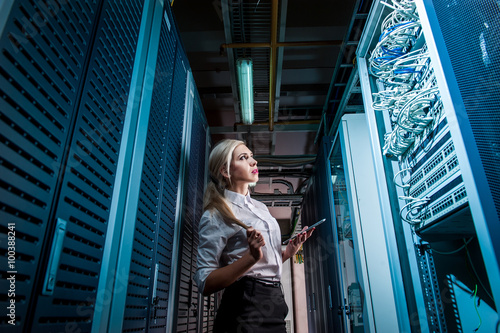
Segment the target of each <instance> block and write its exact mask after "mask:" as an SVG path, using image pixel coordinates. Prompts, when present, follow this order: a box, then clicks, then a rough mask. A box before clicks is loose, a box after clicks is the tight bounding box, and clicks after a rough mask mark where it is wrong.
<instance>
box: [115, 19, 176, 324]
mask: <svg viewBox="0 0 500 333" xmlns="http://www.w3.org/2000/svg"><path fill="white" fill-rule="evenodd" d="M176 48H177V38H176V36H175V35H174V34H173V33H172V32H171V31H170V29H169V28H168V25H167V24H166V22H165V20H162V24H161V34H160V42H159V48H158V57H157V62H156V69H155V80H154V85H153V95H152V102H151V112H150V115H149V124H148V129H147V131H148V132H147V141H146V149H145V153H144V165H143V173H142V179H141V187H140V195H139V205H138V211H137V220H136V225H135V234H134V243H133V249H132V262H131V264H130V265H131V266H130V272H129V284H128V288H127V299H126V301H125V313H124V320H123V331H124V332H136V331H147V330H148V328H149V331H150V332H154V331H156V330H157V329H158V330H161V329H163V331H165V326H166V309H167V303H168V298H169V296H170V293H169V291H170V269H171V260H172V249H173V233H174V223H175V207H176V203H177V177H178V167H177V168H176V169H174V168H173V165H175V163H174V164H173V165H169V164H168V163H167V161H168V155H173V156H174V157H175V156H177V157H178V155H179V152H178V151H172V147H171V146H169V140H170V142H171V141H172V139H176V137H175V135H182V133H180V134H179V133H178V131H177V128H181V129H182V121H183V113H184V108H182V109H181V108H173V107H172V108H171V99H172V96H171V95H172V80H173V74H174V60H175V52H176ZM172 131H173V132H174V134H172ZM173 135H174V137H172V136H173ZM177 147H178V146H177V145H174V148H176V149H178V148H177ZM177 165H178V162H177ZM166 176H170V177H171V178H173V179H175V181H174V182H172V183H170V185H168V184H166V180H165V177H166ZM157 264H158V272H156V265H157ZM155 274H158V276H155ZM155 279H156V292H155V291H154V289H153V288H154V283H155ZM153 295H155V297H157V299H156V300H155V299H153Z"/></svg>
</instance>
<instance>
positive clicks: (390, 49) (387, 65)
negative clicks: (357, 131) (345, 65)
mask: <svg viewBox="0 0 500 333" xmlns="http://www.w3.org/2000/svg"><path fill="white" fill-rule="evenodd" d="M468 5H470V6H472V3H460V4H458V3H456V2H453V1H440V0H436V1H391V2H390V3H382V2H380V1H377V2H375V3H374V5H373V7H372V10H371V12H370V16H369V19H368V21H367V25H366V27H365V31H364V33H363V36H362V39H361V42H360V46H359V47H358V51H357V55H358V70H359V73H360V80H361V87H362V92H363V100H364V105H365V111H366V117H367V120H368V123H369V128H370V136H371V142H372V149H373V158H374V161H375V167H376V170H377V175H378V179H379V182H378V187H379V192H380V194H381V207H382V209H383V211H384V215H385V216H386V217H387V219H386V233H387V236H388V237H391V236H392V237H393V238H394V242H393V243H392V244H391V243H389V244H388V246H389V248H390V253H391V254H390V256H391V265H392V267H393V269H394V270H397V269H400V271H401V274H402V277H403V288H402V289H401V290H400V291H399V297H398V300H399V301H398V302H399V303H400V304H403V303H404V304H405V305H406V306H407V307H408V313H407V314H405V313H399V316H403V315H406V316H408V315H409V316H410V324H411V327H412V330H415V331H420V330H423V331H432V332H447V331H453V332H454V331H458V332H461V331H466V330H469V329H482V330H483V331H492V330H494V329H496V328H495V327H496V326H495V325H496V324H497V321H498V315H497V314H496V304H497V302H496V301H495V300H497V299H498V297H497V296H496V295H497V292H496V291H495V289H496V285H498V281H499V279H498V260H497V257H498V255H497V254H498V249H497V248H496V245H494V244H493V243H492V239H495V238H496V237H498V212H496V213H495V211H494V210H495V209H496V208H495V207H497V206H495V205H496V204H497V201H498V199H497V198H498V196H497V194H496V191H495V188H496V182H497V180H496V179H495V176H494V175H495V172H497V171H496V170H495V169H492V168H488V165H491V160H490V159H491V149H490V148H491V147H489V148H488V149H490V150H485V141H481V140H485V139H484V138H483V136H481V135H479V131H481V130H480V129H479V126H482V127H481V129H482V130H484V131H486V132H487V133H489V134H491V135H490V136H489V137H488V140H490V143H492V144H493V145H495V144H494V143H495V142H497V141H498V131H496V130H495V129H494V127H492V125H491V124H487V121H485V119H484V118H483V119H481V121H478V118H480V117H478V111H477V105H476V109H474V107H473V106H471V105H467V103H464V100H465V101H467V99H468V98H471V97H472V95H471V94H469V95H467V85H469V86H470V85H471V83H472V81H473V80H474V77H473V76H472V75H473V74H472V73H471V72H470V71H469V69H468V66H465V63H464V62H463V61H464V59H466V58H470V60H471V61H473V62H474V64H475V65H476V66H477V65H478V64H477V58H478V57H477V52H481V48H482V47H483V46H484V45H485V44H484V43H483V44H484V45H483V44H481V39H480V38H481V37H480V36H481V34H480V33H479V32H480V31H479V32H478V30H477V25H478V24H479V23H478V22H483V23H484V24H486V25H488V22H492V20H491V18H492V17H496V18H498V7H496V6H495V5H494V4H493V2H488V1H485V2H481V4H480V5H479V7H477V10H473V11H469V10H466V9H465V8H471V7H468ZM477 5H478V4H476V3H475V4H474V6H477ZM438 12H439V14H438V15H437V14H436V13H438ZM488 17H489V18H488ZM457 20H461V21H463V22H466V23H465V25H466V26H467V25H468V26H469V27H470V28H471V29H472V28H473V27H476V30H467V31H465V30H462V29H458V30H453V29H452V27H451V26H450V25H448V26H446V23H448V24H450V22H454V24H455V25H454V26H453V28H458V25H457V22H458V21H457ZM495 22H496V23H497V22H498V20H497V21H495ZM496 23H495V24H496ZM484 24H483V25H484ZM495 24H492V27H494V28H493V29H496V25H495ZM460 30H462V32H461V33H462V34H463V35H462V36H466V35H467V36H468V37H469V38H473V37H477V38H478V40H479V43H478V44H475V43H472V44H475V45H476V46H477V47H474V46H471V41H470V39H469V40H467V38H463V37H457V31H460ZM488 32H491V30H490V31H488ZM443 36H445V37H444V38H443ZM453 38H455V39H453ZM457 38H458V39H460V40H461V41H462V42H463V44H462V46H463V48H459V47H458V46H457V44H456V42H457ZM489 38H491V36H490V37H489ZM436 40H439V41H440V43H436ZM452 42H455V44H454V47H455V49H453V46H452V44H451V43H452ZM488 43H491V39H490V40H489V41H488ZM484 47H486V46H484ZM484 47H483V49H484ZM488 47H489V45H488ZM476 48H477V49H478V50H479V51H478V50H476ZM486 48H487V47H486ZM494 50H495V49H494V48H493V49H492V51H493V52H494ZM489 52H490V53H488V51H487V54H489V55H490V56H494V57H491V58H489V59H490V60H489V61H491V64H492V65H491V66H490V67H489V68H488V70H489V71H491V72H489V73H485V75H486V76H487V78H489V79H490V80H491V79H492V77H495V75H496V77H497V78H498V77H499V76H498V57H496V53H493V54H491V51H489ZM448 53H449V54H450V56H449V55H448ZM450 58H451V59H453V60H452V61H450ZM458 59H461V60H462V62H460V61H459V60H458ZM452 63H453V65H452ZM479 67H480V66H478V67H477V68H478V69H482V70H483V72H482V73H484V69H483V68H479ZM483 67H484V64H483ZM478 73H481V71H479V72H478ZM458 78H459V79H458ZM460 80H461V81H460ZM457 82H460V84H459V85H458V86H460V88H458V86H457ZM488 89H489V88H486V91H489V90H488ZM497 95H498V94H497ZM497 95H494V94H486V96H482V97H481V100H482V101H483V102H484V105H485V108H486V109H485V111H486V112H487V113H488V112H491V113H492V117H491V121H492V123H495V122H496V121H497V118H498V112H496V111H498V104H496V105H493V104H492V102H494V101H495V99H496V98H498V97H497ZM473 104H474V103H473ZM495 110H496V111H495ZM493 114H494V115H493ZM474 117H476V118H475V119H474ZM471 128H472V129H473V130H471ZM474 130H475V131H476V132H475V133H474V135H472V132H473V131H474ZM464 138H467V139H464ZM481 138H483V139H481ZM471 147H474V148H473V149H472V148H471ZM473 156H474V158H473ZM475 158H477V159H475ZM479 161H480V162H479ZM476 162H479V163H476ZM488 163H489V164H488ZM480 164H481V165H480ZM483 165H484V167H483ZM486 179H487V180H486ZM478 191H479V192H481V194H478ZM495 200H496V201H495ZM485 206H487V207H485ZM464 263H465V265H464ZM459 293H462V296H461V297H457V295H458V294H459ZM464 295H467V296H470V297H464ZM479 299H481V301H482V302H480V303H478V302H479ZM479 304H480V305H481V306H482V307H481V306H480V305H479ZM465 309H467V310H465ZM479 331H480V330H479Z"/></svg>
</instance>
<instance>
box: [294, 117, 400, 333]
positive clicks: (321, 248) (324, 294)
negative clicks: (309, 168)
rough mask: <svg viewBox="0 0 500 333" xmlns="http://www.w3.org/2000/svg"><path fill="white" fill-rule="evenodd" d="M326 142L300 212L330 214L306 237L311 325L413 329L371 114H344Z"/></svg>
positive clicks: (306, 220) (315, 328) (306, 221)
mask: <svg viewBox="0 0 500 333" xmlns="http://www.w3.org/2000/svg"><path fill="white" fill-rule="evenodd" d="M321 148H322V149H321V150H320V153H319V154H318V158H317V161H316V164H315V170H314V173H313V177H312V178H311V180H310V182H309V184H308V189H307V191H306V194H305V198H304V205H303V209H302V214H301V216H302V224H303V225H310V224H311V223H313V222H314V221H315V220H316V219H320V218H327V219H328V218H329V219H330V220H329V221H328V222H327V223H325V224H324V225H321V226H320V227H318V230H317V231H316V232H315V233H314V234H313V236H312V237H311V239H309V240H308V242H307V243H306V244H304V254H305V257H304V262H305V273H306V279H307V280H306V281H307V282H306V286H307V297H308V302H309V304H308V310H309V330H310V331H312V332H333V331H339V332H377V331H378V332H390V331H400V332H404V331H408V329H409V323H408V319H407V318H406V319H405V318H400V317H398V316H397V313H398V311H401V310H400V309H397V303H396V296H395V293H394V290H395V289H396V288H397V287H398V286H397V285H396V284H395V283H394V280H395V279H394V278H397V277H398V276H397V274H394V273H395V272H393V271H391V269H390V266H389V254H388V250H387V248H386V247H385V246H383V244H384V243H385V242H386V236H385V234H384V230H383V229H384V228H383V221H384V220H383V216H382V212H381V209H380V208H379V201H378V194H377V185H376V179H375V172H374V167H373V161H372V159H371V151H370V145H369V136H368V131H367V124H366V119H365V115H363V114H356V115H345V116H343V117H342V118H341V121H340V123H339V128H338V131H337V135H336V136H335V137H325V138H324V139H323V143H322V146H321ZM318 199H320V200H318ZM316 233H317V234H316ZM403 310H404V311H405V312H406V308H405V309H403Z"/></svg>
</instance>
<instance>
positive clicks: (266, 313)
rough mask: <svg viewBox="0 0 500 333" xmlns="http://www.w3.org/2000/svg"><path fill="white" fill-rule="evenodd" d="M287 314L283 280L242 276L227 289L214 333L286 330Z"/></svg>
mask: <svg viewBox="0 0 500 333" xmlns="http://www.w3.org/2000/svg"><path fill="white" fill-rule="evenodd" d="M287 313H288V306H287V305H286V303H285V297H284V296H283V291H282V290H281V284H280V283H277V284H274V285H270V284H265V283H263V282H260V281H258V280H255V279H252V278H249V277H243V278H242V279H240V280H239V281H236V282H235V283H233V284H232V285H230V286H229V287H227V288H226V289H225V291H224V294H223V295H222V300H221V305H220V307H219V309H218V310H217V315H216V316H215V324H214V333H286V325H285V317H286V315H287Z"/></svg>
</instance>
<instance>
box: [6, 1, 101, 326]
mask: <svg viewBox="0 0 500 333" xmlns="http://www.w3.org/2000/svg"><path fill="white" fill-rule="evenodd" d="M76 6H77V8H73V7H71V4H68V5H65V6H59V7H57V8H52V9H51V10H50V11H49V12H42V11H40V9H39V8H38V7H37V6H36V5H34V4H33V3H29V2H27V1H24V2H22V3H21V2H19V3H17V4H16V5H14V6H13V8H12V11H11V13H10V16H9V18H8V20H7V22H6V25H5V30H4V33H3V35H2V39H1V41H0V45H1V46H0V47H1V49H2V52H1V55H0V59H1V60H0V74H1V75H0V93H1V99H0V103H1V104H0V140H1V143H0V170H1V171H0V185H1V188H0V201H1V202H0V205H1V210H0V226H1V229H2V230H1V233H2V234H7V229H6V228H7V224H8V223H14V224H15V235H16V245H15V247H16V263H15V266H14V267H11V268H12V269H11V270H12V271H17V275H16V297H15V300H16V319H17V320H16V324H17V325H18V326H17V328H19V329H20V328H22V326H23V325H25V323H26V319H27V310H28V304H29V303H30V302H31V300H32V295H33V293H34V290H33V289H34V283H35V278H36V272H37V266H38V263H39V260H40V257H41V252H42V247H43V244H44V239H45V237H48V236H46V232H47V230H49V233H50V227H51V226H52V223H51V221H49V217H50V216H53V212H52V210H53V209H54V208H53V203H54V196H55V195H56V194H57V188H58V183H57V182H58V177H59V171H60V170H61V169H64V166H63V163H64V160H63V159H64V148H65V145H66V143H67V141H68V140H69V139H70V138H69V136H70V133H71V126H72V119H73V117H74V116H75V114H76V110H75V105H76V104H77V101H78V98H79V96H78V93H79V87H80V85H81V84H82V82H83V80H82V76H83V74H84V71H85V58H86V55H87V54H88V48H89V44H90V41H91V38H92V35H91V31H92V26H93V25H94V24H95V20H96V11H97V9H98V5H97V4H96V3H95V2H94V3H92V2H85V3H82V4H81V6H82V7H80V4H76ZM35 15H37V18H38V19H40V20H43V18H45V17H50V18H51V19H50V21H48V22H46V23H44V22H40V21H39V20H37V21H36V22H32V21H30V19H32V18H34V17H35ZM54 17H57V22H56V20H55V19H54ZM39 23H44V24H39ZM66 32H67V33H66ZM51 213H52V215H51ZM0 250H1V256H0V263H1V264H0V271H1V275H2V279H1V281H0V286H1V287H2V290H8V289H9V288H8V285H7V280H6V278H7V277H8V276H9V275H8V274H7V267H8V266H7V243H6V242H4V241H2V242H1V243H0ZM0 297H1V298H0V304H1V307H2V308H4V309H5V308H6V306H7V304H8V303H7V302H8V301H9V300H8V299H7V294H6V293H5V292H3V293H1V296H0ZM7 319H8V318H7V317H6V316H2V318H1V326H0V327H4V328H6V327H9V329H11V330H12V329H14V330H15V328H14V327H12V326H10V325H8V324H7Z"/></svg>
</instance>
